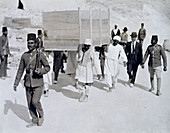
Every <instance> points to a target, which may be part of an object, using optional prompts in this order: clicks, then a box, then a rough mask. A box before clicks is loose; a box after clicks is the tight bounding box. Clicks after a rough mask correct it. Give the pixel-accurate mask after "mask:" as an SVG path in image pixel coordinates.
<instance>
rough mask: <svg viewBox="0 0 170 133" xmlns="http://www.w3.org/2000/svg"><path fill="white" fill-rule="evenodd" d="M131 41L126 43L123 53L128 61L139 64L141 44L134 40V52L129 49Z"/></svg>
mask: <svg viewBox="0 0 170 133" xmlns="http://www.w3.org/2000/svg"><path fill="white" fill-rule="evenodd" d="M131 45H132V42H128V43H127V45H126V49H125V53H126V55H127V59H128V63H135V64H136V65H139V64H141V63H142V59H143V51H142V44H141V43H139V42H136V46H135V52H134V53H133V52H132V51H131V50H132V49H131Z"/></svg>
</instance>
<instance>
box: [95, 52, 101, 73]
mask: <svg viewBox="0 0 170 133" xmlns="http://www.w3.org/2000/svg"><path fill="white" fill-rule="evenodd" d="M93 69H94V74H96V75H101V74H102V72H101V67H100V60H99V52H94V67H93Z"/></svg>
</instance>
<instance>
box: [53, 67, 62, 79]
mask: <svg viewBox="0 0 170 133" xmlns="http://www.w3.org/2000/svg"><path fill="white" fill-rule="evenodd" d="M60 68H61V67H58V68H57V69H56V70H55V72H54V80H55V81H57V80H58V75H59V71H60Z"/></svg>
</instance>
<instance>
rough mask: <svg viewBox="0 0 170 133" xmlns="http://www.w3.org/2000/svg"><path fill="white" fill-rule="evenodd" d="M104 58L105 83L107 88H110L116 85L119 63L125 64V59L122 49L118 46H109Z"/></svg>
mask: <svg viewBox="0 0 170 133" xmlns="http://www.w3.org/2000/svg"><path fill="white" fill-rule="evenodd" d="M105 56H106V58H105V68H104V70H105V74H106V75H105V81H106V84H107V85H108V86H109V87H112V83H113V84H115V83H117V77H118V75H119V68H120V66H119V65H120V62H121V61H122V62H127V57H126V54H125V52H124V49H123V47H122V46H121V45H119V44H117V45H116V46H113V45H112V44H110V45H109V46H108V52H106V53H105Z"/></svg>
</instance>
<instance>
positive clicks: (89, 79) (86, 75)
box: [75, 48, 94, 83]
mask: <svg viewBox="0 0 170 133" xmlns="http://www.w3.org/2000/svg"><path fill="white" fill-rule="evenodd" d="M78 61H79V63H78V67H77V69H76V77H75V78H76V79H78V81H79V82H82V83H93V70H92V64H93V61H94V57H93V51H92V48H90V49H89V50H88V51H86V52H85V54H84V57H83V52H82V51H80V57H79V58H78Z"/></svg>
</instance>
